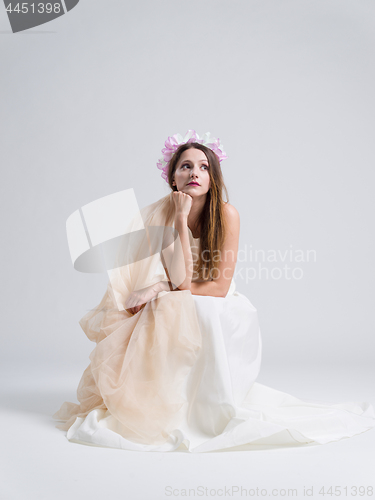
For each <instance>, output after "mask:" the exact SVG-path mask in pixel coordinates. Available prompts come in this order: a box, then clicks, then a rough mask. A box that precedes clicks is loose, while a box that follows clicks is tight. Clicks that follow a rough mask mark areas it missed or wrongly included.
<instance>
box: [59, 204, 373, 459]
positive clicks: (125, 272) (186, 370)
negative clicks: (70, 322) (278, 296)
mask: <svg viewBox="0 0 375 500" xmlns="http://www.w3.org/2000/svg"><path fill="white" fill-rule="evenodd" d="M171 204H173V199H172V196H171V194H169V195H167V196H165V197H164V198H162V199H161V200H159V201H157V202H156V203H153V204H152V205H150V206H148V207H146V208H145V209H143V210H142V211H141V216H142V220H143V222H144V224H145V227H150V226H163V225H165V226H168V224H169V225H170V226H173V222H168V220H167V219H166V213H167V211H168V209H170V208H171ZM189 239H190V244H191V248H192V255H193V258H194V259H195V257H196V256H197V254H198V250H199V239H198V238H194V237H193V235H192V233H191V231H190V229H189ZM146 261H147V263H146ZM145 263H146V264H145ZM142 274H143V276H142ZM165 277H166V275H165V273H164V268H163V267H161V266H160V258H159V259H158V255H154V256H151V257H150V259H143V260H142V267H140V264H139V262H136V263H134V264H129V265H127V266H124V267H123V268H120V270H119V272H118V274H117V275H113V276H112V278H111V279H110V282H109V283H108V287H107V290H106V292H105V294H104V297H103V299H102V301H101V303H100V304H99V305H98V306H97V307H96V308H95V309H94V310H93V311H90V312H89V313H88V314H86V315H85V316H84V317H83V318H82V319H81V320H80V325H81V327H82V329H83V330H84V332H85V334H86V335H87V337H88V338H89V339H90V340H91V341H93V342H95V343H96V347H95V349H94V350H93V351H92V353H91V354H90V361H91V362H90V364H89V366H88V367H87V368H86V370H85V371H84V373H83V375H82V378H81V380H80V382H79V385H78V389H77V399H78V401H79V404H76V403H70V402H65V403H63V404H62V406H61V408H60V410H59V411H57V412H56V413H55V414H54V415H53V418H55V419H58V420H61V421H63V422H64V423H62V424H58V425H56V427H57V428H59V429H62V430H66V431H67V435H66V436H67V439H68V440H69V441H71V442H75V443H81V444H86V445H92V446H102V447H111V448H121V449H126V450H138V451H175V450H179V451H189V452H194V453H195V452H208V451H216V450H229V449H231V448H233V447H237V446H240V445H246V444H256V445H278V446H280V445H281V446H282V445H284V446H291V445H297V444H309V443H313V444H325V443H329V442H332V441H338V440H339V439H342V438H345V437H351V436H354V435H356V434H360V433H362V432H365V431H367V430H369V429H371V428H373V427H374V426H375V413H374V409H373V407H372V405H370V404H369V403H358V402H356V403H354V402H347V403H338V404H327V403H323V402H319V401H312V400H308V401H307V400H302V399H298V398H296V397H293V396H291V395H289V394H287V393H285V392H281V391H278V390H275V389H272V388H270V387H267V386H265V385H263V384H260V383H258V382H256V379H257V376H258V374H259V371H260V364H261V355H262V339H261V331H260V327H259V323H258V316H257V310H256V309H255V307H254V306H253V305H252V304H251V302H250V301H249V300H248V298H247V297H246V296H245V295H243V294H241V293H239V292H238V291H236V288H235V283H234V280H232V283H231V286H230V289H229V292H228V294H227V295H226V297H225V298H222V297H211V296H200V295H192V294H191V292H190V291H189V290H183V291H178V290H177V291H170V292H160V293H159V294H158V296H157V298H155V299H154V300H151V301H149V302H147V303H146V305H145V306H144V307H143V309H141V310H140V311H139V312H138V313H137V314H135V315H132V314H130V313H129V312H128V311H126V310H125V309H124V308H123V306H122V304H123V303H124V300H125V298H126V296H127V294H129V293H130V291H131V290H137V289H139V288H140V283H141V282H142V284H144V283H145V282H147V283H155V282H157V281H160V280H161V279H165ZM139 280H141V281H139Z"/></svg>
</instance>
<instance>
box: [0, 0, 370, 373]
mask: <svg viewBox="0 0 375 500" xmlns="http://www.w3.org/2000/svg"><path fill="white" fill-rule="evenodd" d="M0 12H1V38H0V41H1V68H2V77H1V106H2V118H3V119H2V121H1V142H2V146H1V155H2V161H1V168H2V182H1V186H2V187H1V190H2V194H1V225H2V229H1V234H2V245H1V259H2V262H3V266H2V291H1V293H2V301H1V302H2V306H3V308H2V309H3V313H2V335H3V341H2V349H1V361H2V369H3V370H4V371H5V372H6V373H7V374H8V375H10V380H13V379H14V377H18V376H21V377H22V376H25V377H31V376H32V375H33V374H35V376H37V375H38V374H39V375H40V376H41V377H44V378H45V377H50V376H52V374H53V375H54V376H56V377H59V376H60V377H62V378H64V377H65V376H66V374H67V373H69V374H73V376H74V377H75V379H76V377H77V375H80V374H81V373H82V369H83V368H85V367H86V366H87V364H88V362H89V360H88V355H89V353H90V352H91V350H92V349H93V347H94V345H93V344H91V343H90V342H89V341H88V339H87V338H86V337H85V335H84V333H83V332H82V330H81V329H80V326H79V324H78V321H79V319H80V318H81V317H82V316H83V315H84V314H85V312H86V311H87V310H89V309H90V308H93V307H95V306H96V305H97V304H98V303H99V302H100V300H101V298H102V296H103V293H104V291H105V287H106V283H107V277H106V275H88V274H81V273H78V272H76V271H75V270H74V269H73V267H72V263H71V261H70V255H69V251H68V246H67V240H66V233H65V222H66V219H67V218H68V216H69V215H70V214H71V213H72V212H73V211H75V210H77V209H78V208H79V207H81V206H82V205H85V204H87V203H89V202H90V201H93V200H96V199H98V198H100V197H102V196H106V195H109V194H111V193H114V192H117V191H120V190H122V189H128V188H130V187H132V188H133V189H134V191H135V194H136V197H137V199H138V202H139V206H140V207H143V206H145V205H147V204H149V203H151V202H153V201H155V200H157V199H159V198H161V197H162V196H164V195H165V194H167V193H168V189H169V188H168V187H167V184H166V183H165V181H164V180H163V179H162V178H161V176H160V171H159V170H158V169H157V168H156V162H157V160H158V158H159V157H160V156H161V149H162V148H163V146H164V141H165V140H166V138H167V137H168V136H169V135H173V134H175V133H177V132H179V133H181V134H182V135H184V134H185V133H186V132H187V130H188V129H189V128H193V129H195V130H196V131H198V133H200V134H203V133H204V132H206V131H210V132H211V133H212V134H213V135H214V136H216V137H220V139H221V140H222V142H223V144H224V147H225V150H226V153H227V154H228V156H229V159H228V160H226V161H224V162H223V163H222V168H223V173H224V177H225V181H226V184H227V186H228V189H229V201H230V202H231V203H232V204H233V205H234V206H235V207H236V208H237V209H238V211H239V213H240V216H241V237H240V248H245V245H247V248H248V249H249V248H250V246H251V247H252V248H253V249H264V250H268V249H275V250H280V251H281V252H284V251H285V250H287V249H289V248H291V247H290V245H292V247H293V249H302V250H303V251H306V250H308V249H314V250H315V251H316V255H317V260H316V262H310V263H305V264H302V265H300V264H294V265H297V266H298V267H302V269H303V273H304V275H303V278H302V279H300V280H289V281H288V280H286V279H280V280H273V279H268V280H267V279H259V278H257V279H254V280H252V281H250V282H248V283H246V282H245V281H244V280H242V279H241V278H238V279H237V280H236V283H237V289H238V290H239V291H240V292H241V293H244V294H245V295H246V296H247V297H248V298H249V299H250V301H251V302H252V303H253V304H254V306H255V307H256V308H257V310H258V313H259V317H260V322H261V327H262V335H263V349H264V350H263V363H264V367H267V366H271V365H273V364H275V363H281V365H282V366H284V367H285V369H287V367H288V366H289V364H290V363H291V362H293V363H296V362H297V363H299V362H300V363H301V364H305V363H313V364H314V363H322V364H325V365H329V366H332V365H333V364H337V363H342V364H344V365H346V366H347V365H349V364H352V363H354V364H357V363H360V364H364V363H370V362H373V348H374V316H373V312H374V306H373V304H374V286H373V280H374V262H373V255H374V254H375V248H374V237H373V224H374V220H373V216H374V195H373V191H374V168H373V167H374V165H373V138H374V124H375V122H374V120H375V119H374V116H375V114H374V104H375V99H374V91H373V88H374V60H375V44H374V42H375V30H374V22H375V8H374V3H373V2H370V1H363V0H361V1H345V0H339V1H327V0H324V1H318V0H315V1H300V0H298V1H285V0H283V1H280V0H277V1H276V0H275V1H270V0H267V1H263V0H262V1H254V0H252V1H237V0H231V1H228V0H226V1H221V0H214V1H211V0H203V1H202V0H200V1H194V0H193V1H189V2H182V1H180V0H173V1H159V2H151V1H147V2H145V1H137V2H124V1H122V0H121V1H119V0H118V1H111V2H100V1H93V0H90V1H81V2H80V3H79V4H78V6H77V7H76V8H75V9H73V10H72V11H71V12H70V13H69V14H68V15H65V16H62V17H61V18H59V19H57V20H55V21H53V22H51V23H48V24H45V25H42V26H40V27H37V28H35V29H34V30H33V31H29V32H21V33H19V34H11V33H10V32H9V23H8V20H7V18H6V15H5V11H4V10H3V9H1V11H0ZM264 265H265V266H267V267H269V268H270V269H271V268H272V267H274V266H275V265H276V266H279V267H280V266H281V264H280V262H279V263H269V264H268V265H267V264H266V263H265V264H264ZM290 265H292V264H290ZM241 266H254V262H247V263H241ZM39 375H38V376H39ZM77 381H78V380H77Z"/></svg>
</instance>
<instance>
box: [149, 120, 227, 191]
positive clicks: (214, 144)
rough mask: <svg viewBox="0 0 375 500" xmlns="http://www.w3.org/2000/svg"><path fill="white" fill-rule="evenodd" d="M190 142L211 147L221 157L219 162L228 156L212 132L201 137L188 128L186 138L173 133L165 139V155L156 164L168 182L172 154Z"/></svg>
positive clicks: (163, 151) (163, 150)
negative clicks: (212, 135)
mask: <svg viewBox="0 0 375 500" xmlns="http://www.w3.org/2000/svg"><path fill="white" fill-rule="evenodd" d="M188 142H198V143H199V144H203V146H206V147H208V148H210V149H211V150H212V151H213V152H214V153H215V154H216V156H217V157H218V158H219V162H222V160H226V159H227V158H228V157H227V155H226V154H225V152H224V148H223V145H222V144H221V143H220V139H216V138H215V137H211V134H210V132H206V133H205V134H204V135H203V136H202V137H201V138H200V137H199V135H198V134H197V133H196V132H195V130H188V131H187V133H186V135H185V137H184V138H183V137H182V135H180V134H175V135H172V137H168V139H167V140H166V141H165V148H164V149H162V150H161V152H162V153H163V157H162V158H160V160H159V161H158V162H157V164H156V166H157V167H158V168H159V169H160V170H161V171H162V173H161V176H162V177H163V179H164V180H165V181H167V182H168V170H169V162H170V161H171V159H172V156H173V155H174V153H175V152H176V150H177V148H178V147H179V146H180V145H181V144H186V143H188Z"/></svg>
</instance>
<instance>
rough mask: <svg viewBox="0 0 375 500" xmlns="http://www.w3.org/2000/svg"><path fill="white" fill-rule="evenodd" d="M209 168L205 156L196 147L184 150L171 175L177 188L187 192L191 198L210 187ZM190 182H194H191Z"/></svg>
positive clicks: (203, 192) (205, 191)
mask: <svg viewBox="0 0 375 500" xmlns="http://www.w3.org/2000/svg"><path fill="white" fill-rule="evenodd" d="M209 168H210V167H209V163H208V160H207V156H206V155H205V154H204V153H203V151H201V150H200V149H196V148H190V149H187V150H186V151H184V152H183V153H182V155H181V156H180V159H179V161H178V162H177V165H176V170H175V172H174V175H173V178H174V181H175V185H176V186H177V190H178V191H182V192H184V193H187V194H189V195H190V196H191V197H192V198H194V197H195V196H201V195H203V194H206V193H207V192H208V190H209V189H210V175H209V173H208V169H209ZM192 182H194V183H195V184H191V183H192ZM197 184H198V185H197Z"/></svg>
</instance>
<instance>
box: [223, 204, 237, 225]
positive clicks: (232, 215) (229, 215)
mask: <svg viewBox="0 0 375 500" xmlns="http://www.w3.org/2000/svg"><path fill="white" fill-rule="evenodd" d="M224 213H225V218H226V219H227V221H228V222H229V224H239V222H240V214H239V213H238V210H237V209H236V208H235V207H234V206H233V205H231V204H230V203H224Z"/></svg>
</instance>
